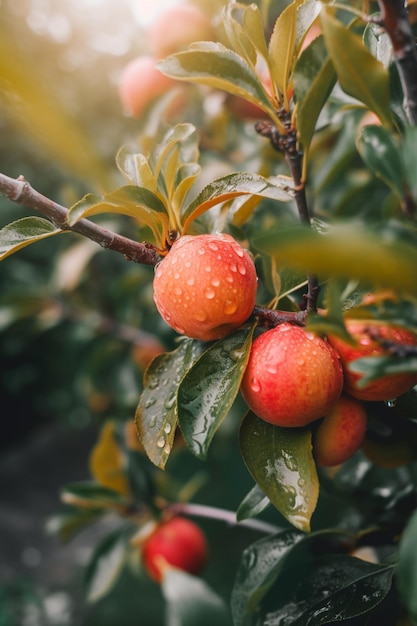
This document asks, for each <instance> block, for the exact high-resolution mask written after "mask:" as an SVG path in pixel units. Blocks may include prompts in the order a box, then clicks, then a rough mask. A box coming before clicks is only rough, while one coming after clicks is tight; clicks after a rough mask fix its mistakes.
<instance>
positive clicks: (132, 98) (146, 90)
mask: <svg viewBox="0 0 417 626" xmlns="http://www.w3.org/2000/svg"><path fill="white" fill-rule="evenodd" d="M155 64H156V60H155V59H154V58H153V57H151V56H140V57H137V58H136V59H133V61H131V62H130V63H128V64H127V65H126V67H125V68H124V70H123V72H122V74H121V76H120V80H119V97H120V101H121V103H122V106H123V109H124V111H125V113H126V114H127V115H131V116H133V117H140V116H141V115H142V114H143V112H144V111H145V110H146V108H147V107H148V106H149V105H150V103H151V102H153V100H155V99H156V98H159V97H160V96H162V95H163V94H164V93H166V92H167V91H168V90H169V89H172V88H173V87H175V86H176V85H178V82H177V81H175V80H174V79H173V78H169V77H168V76H165V75H164V74H162V73H161V72H160V71H159V70H158V69H157V68H156V67H155Z"/></svg>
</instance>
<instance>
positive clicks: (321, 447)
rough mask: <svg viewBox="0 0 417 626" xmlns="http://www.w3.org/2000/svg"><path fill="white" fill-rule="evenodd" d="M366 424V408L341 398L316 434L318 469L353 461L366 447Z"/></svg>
mask: <svg viewBox="0 0 417 626" xmlns="http://www.w3.org/2000/svg"><path fill="white" fill-rule="evenodd" d="M367 424H368V418H367V414H366V409H365V407H364V406H363V404H362V403H361V402H360V401H359V400H357V399H356V398H352V397H351V396H348V395H346V394H342V395H341V396H340V398H339V399H338V400H337V402H336V403H335V404H334V405H333V406H332V408H331V409H330V411H329V412H328V413H327V414H326V415H325V417H324V419H323V421H322V422H321V423H320V425H319V427H318V428H317V431H316V433H315V436H314V443H313V453H314V457H315V460H316V463H317V465H320V466H321V467H332V466H334V465H340V464H341V463H344V462H345V461H347V460H348V459H350V457H351V456H353V455H354V454H355V452H357V451H358V450H359V448H360V447H361V445H362V443H363V440H364V437H365V433H366V427H367Z"/></svg>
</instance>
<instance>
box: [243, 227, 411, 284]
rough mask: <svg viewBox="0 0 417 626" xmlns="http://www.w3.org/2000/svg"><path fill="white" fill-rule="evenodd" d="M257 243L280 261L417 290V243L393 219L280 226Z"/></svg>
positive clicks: (324, 275) (327, 273)
mask: <svg viewBox="0 0 417 626" xmlns="http://www.w3.org/2000/svg"><path fill="white" fill-rule="evenodd" d="M253 245H254V246H255V247H256V248H257V249H258V250H260V251H261V252H263V253H266V254H270V255H272V256H273V257H274V258H275V259H276V261H277V262H278V263H281V264H282V265H286V266H290V267H293V268H298V269H304V270H305V271H306V272H308V273H315V274H318V275H319V276H320V278H321V279H323V280H324V279H326V278H329V277H330V276H335V277H345V278H351V279H358V280H363V281H365V282H371V283H373V284H374V285H375V286H376V287H378V286H379V287H391V288H392V289H393V290H394V291H395V292H397V293H404V294H410V295H415V294H416V293H417V249H416V248H415V247H414V246H412V245H411V244H410V243H409V242H408V241H404V239H403V235H402V234H401V233H400V232H399V233H397V232H396V229H395V225H394V224H387V225H386V226H384V227H383V228H382V229H379V232H378V229H377V228H376V227H374V228H373V229H372V230H371V229H370V228H369V227H367V226H365V225H362V224H360V223H345V224H338V225H336V226H334V227H331V228H330V229H329V230H328V232H326V233H324V234H323V233H318V232H314V231H313V230H312V229H309V228H305V227H301V226H300V227H293V228H291V229H281V230H280V231H277V232H269V233H266V234H264V235H260V236H259V237H256V238H254V240H253Z"/></svg>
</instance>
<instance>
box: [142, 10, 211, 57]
mask: <svg viewBox="0 0 417 626" xmlns="http://www.w3.org/2000/svg"><path fill="white" fill-rule="evenodd" d="M147 35H148V42H149V47H150V50H151V52H152V54H153V55H154V56H155V57H156V58H157V59H162V58H164V57H166V56H168V55H169V54H173V53H175V52H180V51H181V50H185V49H186V48H188V46H189V45H190V44H191V43H194V42H197V41H212V40H213V39H214V30H213V26H212V24H211V20H210V18H209V16H208V15H206V13H204V12H203V11H202V10H201V9H199V8H198V7H196V6H193V5H191V4H179V5H177V6H173V7H171V8H169V9H167V10H166V11H164V12H163V13H161V14H160V15H159V16H158V17H157V18H156V19H155V20H154V21H153V22H152V23H151V24H150V26H149V28H148V33H147Z"/></svg>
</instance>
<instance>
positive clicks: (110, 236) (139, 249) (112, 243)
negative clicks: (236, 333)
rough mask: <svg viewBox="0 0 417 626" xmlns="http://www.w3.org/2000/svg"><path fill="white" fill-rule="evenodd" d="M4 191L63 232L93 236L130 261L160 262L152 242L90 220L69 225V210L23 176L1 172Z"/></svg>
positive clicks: (7, 195)
mask: <svg viewBox="0 0 417 626" xmlns="http://www.w3.org/2000/svg"><path fill="white" fill-rule="evenodd" d="M0 193H1V194H2V195H4V196H5V197H6V198H8V199H9V200H11V201H12V202H16V203H17V204H21V205H24V206H26V207H29V208H31V209H35V210H36V211H38V212H39V213H41V215H43V216H44V217H46V218H47V219H49V220H50V221H51V222H52V224H54V225H55V226H56V227H57V228H59V229H60V230H62V231H72V232H75V233H78V234H79V235H83V236H84V237H87V238H88V239H91V240H92V241H94V242H95V243H97V244H99V245H100V246H101V247H102V248H106V249H108V250H113V251H115V252H119V253H121V254H123V255H124V256H125V258H126V259H127V260H128V261H134V262H135V263H143V264H145V265H156V264H157V263H158V262H159V261H160V260H161V256H160V255H159V254H158V253H157V252H156V250H155V249H154V248H153V246H151V245H150V244H146V243H140V242H138V241H133V240H132V239H129V238H128V237H124V236H123V235H119V234H117V233H115V232H112V231H110V230H107V229H106V228H102V227H101V226H99V225H98V224H95V223H94V222H91V221H90V220H87V219H81V220H79V221H78V222H76V223H75V224H73V225H71V226H70V225H69V224H68V212H69V211H68V209H66V208H65V207H63V206H61V205H60V204H57V203H56V202H54V201H53V200H50V199H49V198H47V197H46V196H43V195H42V194H41V193H39V192H38V191H36V190H35V189H34V188H33V187H32V186H31V185H30V184H29V183H28V181H27V180H25V178H24V177H23V176H19V178H17V179H14V178H10V177H9V176H6V175H5V174H0Z"/></svg>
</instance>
